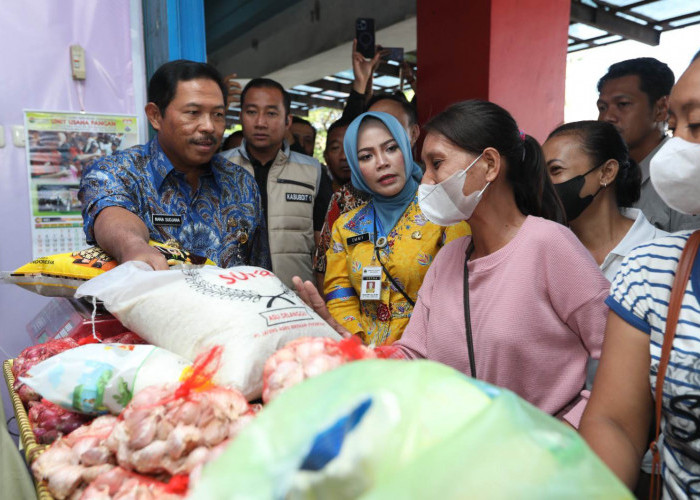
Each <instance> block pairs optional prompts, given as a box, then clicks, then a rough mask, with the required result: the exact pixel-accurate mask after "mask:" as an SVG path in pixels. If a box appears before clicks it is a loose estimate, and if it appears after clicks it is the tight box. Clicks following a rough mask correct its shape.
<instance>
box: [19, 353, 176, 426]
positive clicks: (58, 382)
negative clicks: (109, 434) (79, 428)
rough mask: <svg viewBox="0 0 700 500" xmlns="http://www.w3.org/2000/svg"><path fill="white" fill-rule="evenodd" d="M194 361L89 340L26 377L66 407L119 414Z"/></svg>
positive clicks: (37, 389)
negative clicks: (136, 396) (134, 399)
mask: <svg viewBox="0 0 700 500" xmlns="http://www.w3.org/2000/svg"><path fill="white" fill-rule="evenodd" d="M189 367H190V363H189V362H188V361H187V360H186V359H184V358H182V357H181V356H178V355H177V354H173V353H171V352H168V351H166V350H165V349H161V348H158V347H154V346H152V345H126V344H86V345H83V346H80V347H75V348H73V349H70V350H67V351H64V352H62V353H59V354H57V355H55V356H53V357H51V358H48V359H46V360H44V361H42V362H41V363H38V364H36V365H34V366H33V367H31V368H30V369H29V370H28V371H27V373H26V375H25V376H23V377H20V380H21V381H22V382H23V383H24V384H26V385H27V386H28V387H30V388H31V389H33V390H34V391H35V392H37V393H38V394H40V395H41V396H42V397H43V398H44V399H47V400H48V401H51V402H52V403H55V404H57V405H59V406H61V407H62V408H65V409H67V410H71V411H77V412H80V413H84V414H89V415H96V414H100V413H105V412H107V411H109V412H111V413H113V414H115V415H118V414H119V413H120V412H121V411H122V410H123V409H124V407H125V406H126V405H127V403H128V402H129V401H131V398H132V397H133V396H134V394H137V393H138V392H140V391H141V390H143V389H144V388H146V387H149V386H151V385H156V384H165V383H168V382H177V381H179V380H180V379H181V377H182V376H183V375H185V374H186V373H187V371H186V370H187V369H188V368H189Z"/></svg>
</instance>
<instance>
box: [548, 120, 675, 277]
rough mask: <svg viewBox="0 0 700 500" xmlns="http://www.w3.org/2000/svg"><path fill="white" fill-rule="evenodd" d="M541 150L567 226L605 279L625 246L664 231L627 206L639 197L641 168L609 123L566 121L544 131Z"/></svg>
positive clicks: (629, 247)
mask: <svg viewBox="0 0 700 500" xmlns="http://www.w3.org/2000/svg"><path fill="white" fill-rule="evenodd" d="M542 150H543V151H544V155H545V159H546V162H547V169H548V171H549V176H550V178H551V179H552V182H553V183H554V187H555V189H556V190H557V193H558V194H559V198H561V201H562V203H563V205H564V209H565V211H566V218H567V220H568V221H569V226H570V228H571V230H572V231H573V232H574V234H576V236H577V237H578V238H579V240H581V243H583V245H584V246H585V247H586V248H587V249H588V251H589V252H591V254H592V255H593V258H594V259H595V260H596V262H597V263H598V265H599V266H600V270H601V271H602V272H603V274H604V275H605V277H606V278H608V280H610V281H612V278H613V277H614V276H615V274H616V273H617V271H618V269H619V268H620V264H621V263H622V259H623V258H624V257H625V256H626V255H627V254H628V253H629V252H630V250H632V249H633V248H634V247H636V246H638V245H640V244H642V243H646V242H647V241H650V240H652V239H654V238H659V237H662V236H665V235H666V234H668V233H666V232H665V231H662V230H660V229H658V228H656V227H654V226H653V225H652V224H651V223H649V222H648V221H647V220H646V218H645V217H644V215H643V214H642V212H641V211H640V210H639V209H634V208H627V207H631V206H632V205H633V204H634V203H635V202H636V201H637V200H638V199H639V194H640V189H641V179H642V176H641V170H640V168H639V165H637V164H636V163H635V162H634V160H632V159H631V158H630V156H629V152H628V150H627V146H626V145H625V142H624V140H623V139H622V136H621V135H620V133H619V132H618V131H617V130H616V129H615V127H614V126H613V125H611V124H610V123H606V122H598V121H580V122H573V123H567V124H565V125H562V126H560V127H558V128H557V129H555V130H554V131H553V132H552V133H551V134H549V137H548V138H547V141H546V142H545V143H544V145H543V146H542Z"/></svg>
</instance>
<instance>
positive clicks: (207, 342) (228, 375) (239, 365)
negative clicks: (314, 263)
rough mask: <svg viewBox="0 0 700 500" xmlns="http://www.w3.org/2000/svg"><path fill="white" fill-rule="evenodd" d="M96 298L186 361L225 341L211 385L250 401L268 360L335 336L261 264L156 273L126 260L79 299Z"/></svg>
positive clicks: (86, 286)
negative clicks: (304, 340) (299, 343)
mask: <svg viewBox="0 0 700 500" xmlns="http://www.w3.org/2000/svg"><path fill="white" fill-rule="evenodd" d="M89 296H92V297H96V298H97V299H98V300H101V301H102V302H104V305H105V307H106V308H107V310H108V311H109V312H110V313H112V314H113V315H114V316H116V317H117V318H118V319H119V320H120V321H121V322H122V323H123V324H124V325H126V326H127V327H128V328H129V329H130V330H131V331H133V332H135V333H136V334H138V335H140V336H141V337H143V338H144V339H145V340H146V341H148V342H150V343H151V344H153V345H157V346H160V347H163V348H165V349H168V350H169V351H172V352H175V353H177V354H179V355H181V356H183V357H185V358H187V359H189V360H194V359H195V357H196V356H197V355H199V354H201V353H203V352H206V351H208V350H209V349H210V348H211V347H212V346H215V345H220V346H223V349H224V351H223V355H222V358H221V368H220V369H219V371H218V372H217V373H216V376H215V378H214V382H216V383H218V384H221V385H229V384H230V385H232V386H233V387H235V388H236V389H238V390H240V391H241V392H242V393H243V394H244V395H245V396H246V397H247V398H248V399H249V400H252V399H256V398H259V397H260V395H261V393H262V374H263V366H264V364H265V361H266V360H267V358H268V357H270V355H272V354H273V353H274V352H275V351H276V350H278V349H279V348H280V347H282V346H284V345H285V344H287V343H288V342H289V341H291V340H294V339H296V338H299V337H328V338H332V339H336V340H340V336H339V335H338V334H337V333H336V332H335V330H333V329H332V328H331V327H330V326H329V325H328V324H327V323H326V322H324V321H323V320H322V319H321V318H320V317H319V316H318V315H317V314H316V313H315V312H314V311H313V310H312V309H311V308H309V307H308V306H306V304H304V303H303V302H302V300H301V299H300V298H299V297H298V296H297V295H296V294H295V293H294V292H292V291H291V290H289V289H288V288H287V287H286V286H285V285H284V284H283V283H282V282H281V281H280V280H279V279H278V278H277V277H276V276H275V275H274V274H272V273H271V272H270V271H267V270H266V269H261V268H258V267H250V266H241V267H232V268H228V269H222V268H218V267H214V266H204V267H200V268H191V269H181V270H176V271H174V270H170V271H153V270H152V269H151V268H150V267H148V266H147V265H146V264H143V263H140V262H127V263H125V264H122V265H121V266H118V267H117V268H115V269H113V270H112V271H110V272H108V273H105V274H103V275H102V276H98V277H97V278H93V279H92V280H90V281H89V282H87V283H85V284H84V285H82V286H81V287H80V289H79V290H78V291H77V292H76V297H89Z"/></svg>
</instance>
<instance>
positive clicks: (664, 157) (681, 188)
mask: <svg viewBox="0 0 700 500" xmlns="http://www.w3.org/2000/svg"><path fill="white" fill-rule="evenodd" d="M649 170H650V176H651V183H652V184H653V185H654V189H656V192H657V193H659V196H661V199H662V200H664V201H665V202H666V204H667V205H668V206H669V207H671V208H673V209H674V210H678V211H679V212H682V213H684V214H693V215H696V214H700V144H695V143H694V142H688V141H686V140H684V139H681V138H680V137H672V138H671V139H669V140H668V141H667V142H666V144H664V145H663V146H661V149H659V150H658V151H657V152H656V154H655V155H654V156H653V157H652V159H651V164H650V168H649Z"/></svg>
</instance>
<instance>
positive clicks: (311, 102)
mask: <svg viewBox="0 0 700 500" xmlns="http://www.w3.org/2000/svg"><path fill="white" fill-rule="evenodd" d="M292 101H296V102H300V103H302V104H306V105H307V106H309V108H322V107H325V108H333V109H343V108H345V103H344V102H340V101H337V100H335V99H334V100H332V101H330V100H326V99H319V98H318V97H311V96H308V95H299V94H292Z"/></svg>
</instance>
